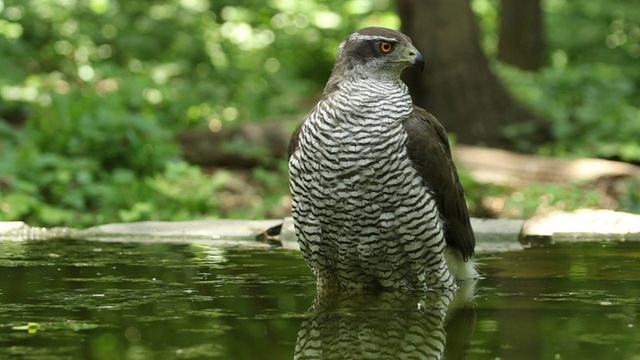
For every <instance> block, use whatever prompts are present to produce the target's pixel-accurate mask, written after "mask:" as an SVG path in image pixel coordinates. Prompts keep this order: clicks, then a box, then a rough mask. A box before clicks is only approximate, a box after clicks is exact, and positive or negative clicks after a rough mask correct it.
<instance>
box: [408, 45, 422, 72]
mask: <svg viewBox="0 0 640 360" xmlns="http://www.w3.org/2000/svg"><path fill="white" fill-rule="evenodd" d="M407 55H408V59H407V60H408V61H409V66H411V67H412V68H416V69H419V70H420V71H423V70H424V57H422V54H421V53H420V51H418V49H416V48H415V47H414V48H412V49H410V50H409V52H408V54H407Z"/></svg>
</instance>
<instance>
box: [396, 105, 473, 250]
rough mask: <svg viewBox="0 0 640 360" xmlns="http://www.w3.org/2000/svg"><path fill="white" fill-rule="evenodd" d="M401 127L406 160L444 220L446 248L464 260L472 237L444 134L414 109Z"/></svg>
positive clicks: (435, 122) (432, 118)
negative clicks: (458, 251)
mask: <svg viewBox="0 0 640 360" xmlns="http://www.w3.org/2000/svg"><path fill="white" fill-rule="evenodd" d="M403 125H404V128H405V130H406V131H407V134H408V142H407V151H408V153H409V158H410V159H411V161H412V162H413V164H414V166H415V168H416V170H418V173H419V174H420V176H421V177H422V178H423V179H424V183H425V184H426V185H427V186H429V187H430V188H431V189H432V191H433V192H434V194H435V197H436V204H437V206H438V210H439V211H440V215H441V216H442V218H443V219H444V220H445V238H446V241H447V245H448V246H451V247H453V248H456V249H458V250H460V252H461V253H462V256H463V258H464V260H465V261H466V260H467V259H468V258H469V257H471V256H472V255H473V253H474V248H475V237H474V235H473V229H472V228H471V223H470V221H469V210H468V208H467V204H466V202H465V198H464V190H463V188H462V185H461V184H460V179H459V177H458V172H457V170H456V166H455V164H454V163H453V159H452V157H451V147H450V145H449V139H448V138H447V133H446V131H445V129H444V127H443V126H442V124H440V122H439V121H438V120H437V119H436V118H435V116H433V115H431V114H429V113H428V112H427V111H425V110H424V109H422V108H419V107H417V106H414V111H413V113H412V115H410V116H409V118H407V119H406V120H405V121H404V122H403Z"/></svg>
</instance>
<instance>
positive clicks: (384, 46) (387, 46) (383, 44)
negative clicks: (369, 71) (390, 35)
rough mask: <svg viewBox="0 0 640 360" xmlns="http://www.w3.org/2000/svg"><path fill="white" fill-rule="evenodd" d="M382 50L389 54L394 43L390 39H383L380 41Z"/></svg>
mask: <svg viewBox="0 0 640 360" xmlns="http://www.w3.org/2000/svg"><path fill="white" fill-rule="evenodd" d="M380 50H382V52H383V53H385V54H388V53H390V52H391V51H392V50H393V44H392V43H390V42H388V41H383V42H381V43H380Z"/></svg>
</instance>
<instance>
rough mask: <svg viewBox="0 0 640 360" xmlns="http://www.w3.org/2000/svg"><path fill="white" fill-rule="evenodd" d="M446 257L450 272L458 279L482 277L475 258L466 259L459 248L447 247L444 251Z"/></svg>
mask: <svg viewBox="0 0 640 360" xmlns="http://www.w3.org/2000/svg"><path fill="white" fill-rule="evenodd" d="M444 259H445V261H446V262H447V266H448V267H449V272H450V273H451V275H453V277H455V278H456V279H457V280H465V279H477V278H479V277H480V274H479V273H478V268H477V266H476V261H475V259H473V258H471V259H468V260H467V261H464V258H463V257H462V254H461V253H460V251H458V250H457V249H453V248H451V247H447V248H446V249H445V251H444Z"/></svg>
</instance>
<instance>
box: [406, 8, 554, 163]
mask: <svg viewBox="0 0 640 360" xmlns="http://www.w3.org/2000/svg"><path fill="white" fill-rule="evenodd" d="M397 8H398V13H399V15H400V18H401V20H402V31H403V32H404V33H405V34H407V35H409V36H410V37H411V38H412V39H413V42H414V44H415V45H416V47H417V48H418V49H419V50H420V51H421V52H422V53H423V55H424V56H425V59H426V64H427V66H426V70H425V72H424V73H422V74H417V73H415V72H407V73H406V75H407V78H406V79H407V83H408V85H409V88H410V89H411V93H412V95H413V99H414V102H415V103H416V104H417V105H419V106H422V107H424V108H425V109H426V110H427V111H429V112H431V113H433V114H434V115H435V116H436V117H438V119H439V120H440V121H441V122H442V123H443V125H444V126H445V127H446V128H447V131H449V132H450V133H455V134H456V136H457V139H458V141H459V142H463V143H470V144H483V145H490V146H496V147H501V148H511V149H518V150H527V151H531V150H532V147H533V145H536V144H540V143H543V142H545V141H548V140H549V139H550V136H549V132H548V129H547V128H548V123H546V122H545V121H543V120H542V119H541V118H539V117H538V116H537V115H535V114H533V113H532V112H531V111H529V110H527V109H525V108H523V107H522V106H521V105H520V104H519V103H517V102H516V101H515V100H514V99H513V98H512V97H511V96H510V94H509V93H508V92H507V91H506V89H505V88H504V86H503V85H502V84H501V83H500V81H499V80H498V79H497V77H496V76H495V75H494V74H493V73H492V72H491V70H490V69H489V63H488V60H487V58H486V56H485V55H484V52H483V51H482V48H481V47H480V39H479V29H478V25H477V23H476V19H475V15H474V14H473V12H472V10H471V6H470V3H469V0H397Z"/></svg>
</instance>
